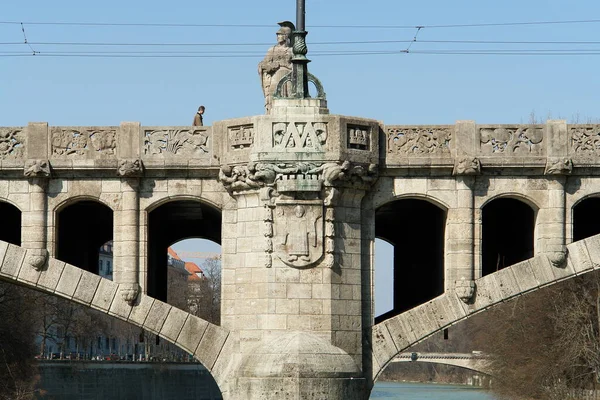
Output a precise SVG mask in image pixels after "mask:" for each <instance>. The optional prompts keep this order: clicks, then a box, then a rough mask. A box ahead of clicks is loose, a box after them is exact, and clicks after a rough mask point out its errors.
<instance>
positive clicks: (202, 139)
mask: <svg viewBox="0 0 600 400" xmlns="http://www.w3.org/2000/svg"><path fill="white" fill-rule="evenodd" d="M209 147H210V137H209V134H208V132H206V130H205V129H194V128H192V129H189V128H187V129H145V130H144V154H146V155H162V156H181V155H183V156H195V157H198V156H202V155H205V154H208V152H209Z"/></svg>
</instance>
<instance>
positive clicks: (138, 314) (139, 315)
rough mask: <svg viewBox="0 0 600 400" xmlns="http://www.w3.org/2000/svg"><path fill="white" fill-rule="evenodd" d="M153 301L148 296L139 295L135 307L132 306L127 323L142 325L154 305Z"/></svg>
mask: <svg viewBox="0 0 600 400" xmlns="http://www.w3.org/2000/svg"><path fill="white" fill-rule="evenodd" d="M154 301H155V300H154V299H153V298H152V297H150V296H146V295H143V294H142V295H140V296H139V297H138V300H137V303H136V305H134V306H133V308H132V310H131V314H129V321H131V322H133V323H134V324H136V325H138V326H142V325H144V321H146V318H147V317H148V313H149V312H150V309H151V308H152V305H153V304H154Z"/></svg>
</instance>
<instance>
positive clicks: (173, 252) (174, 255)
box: [167, 247, 181, 260]
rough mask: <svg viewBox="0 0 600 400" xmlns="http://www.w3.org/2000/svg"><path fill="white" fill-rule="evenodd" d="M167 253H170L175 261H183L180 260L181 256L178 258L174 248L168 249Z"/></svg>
mask: <svg viewBox="0 0 600 400" xmlns="http://www.w3.org/2000/svg"><path fill="white" fill-rule="evenodd" d="M167 252H168V253H169V255H170V256H171V257H173V258H174V259H176V260H181V258H179V256H178V255H177V253H176V252H175V250H173V249H172V248H170V247H169V248H168V249H167Z"/></svg>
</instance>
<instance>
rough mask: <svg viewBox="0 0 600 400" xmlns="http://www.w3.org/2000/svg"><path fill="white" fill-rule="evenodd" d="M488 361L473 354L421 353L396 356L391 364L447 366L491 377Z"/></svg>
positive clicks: (485, 357)
mask: <svg viewBox="0 0 600 400" xmlns="http://www.w3.org/2000/svg"><path fill="white" fill-rule="evenodd" d="M490 361H491V360H490V359H489V358H488V357H487V356H481V355H477V354H473V353H423V352H411V353H401V354H399V355H398V356H396V357H395V358H394V359H393V360H392V363H416V362H418V363H428V364H441V365H449V366H452V367H458V368H464V369H468V370H470V371H474V372H479V373H482V374H486V375H491V370H490Z"/></svg>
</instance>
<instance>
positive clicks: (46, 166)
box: [23, 160, 51, 178]
mask: <svg viewBox="0 0 600 400" xmlns="http://www.w3.org/2000/svg"><path fill="white" fill-rule="evenodd" d="M50 173H51V171H50V161H48V160H27V161H26V162H25V168H23V175H25V176H26V177H27V178H49V177H50Z"/></svg>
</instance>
